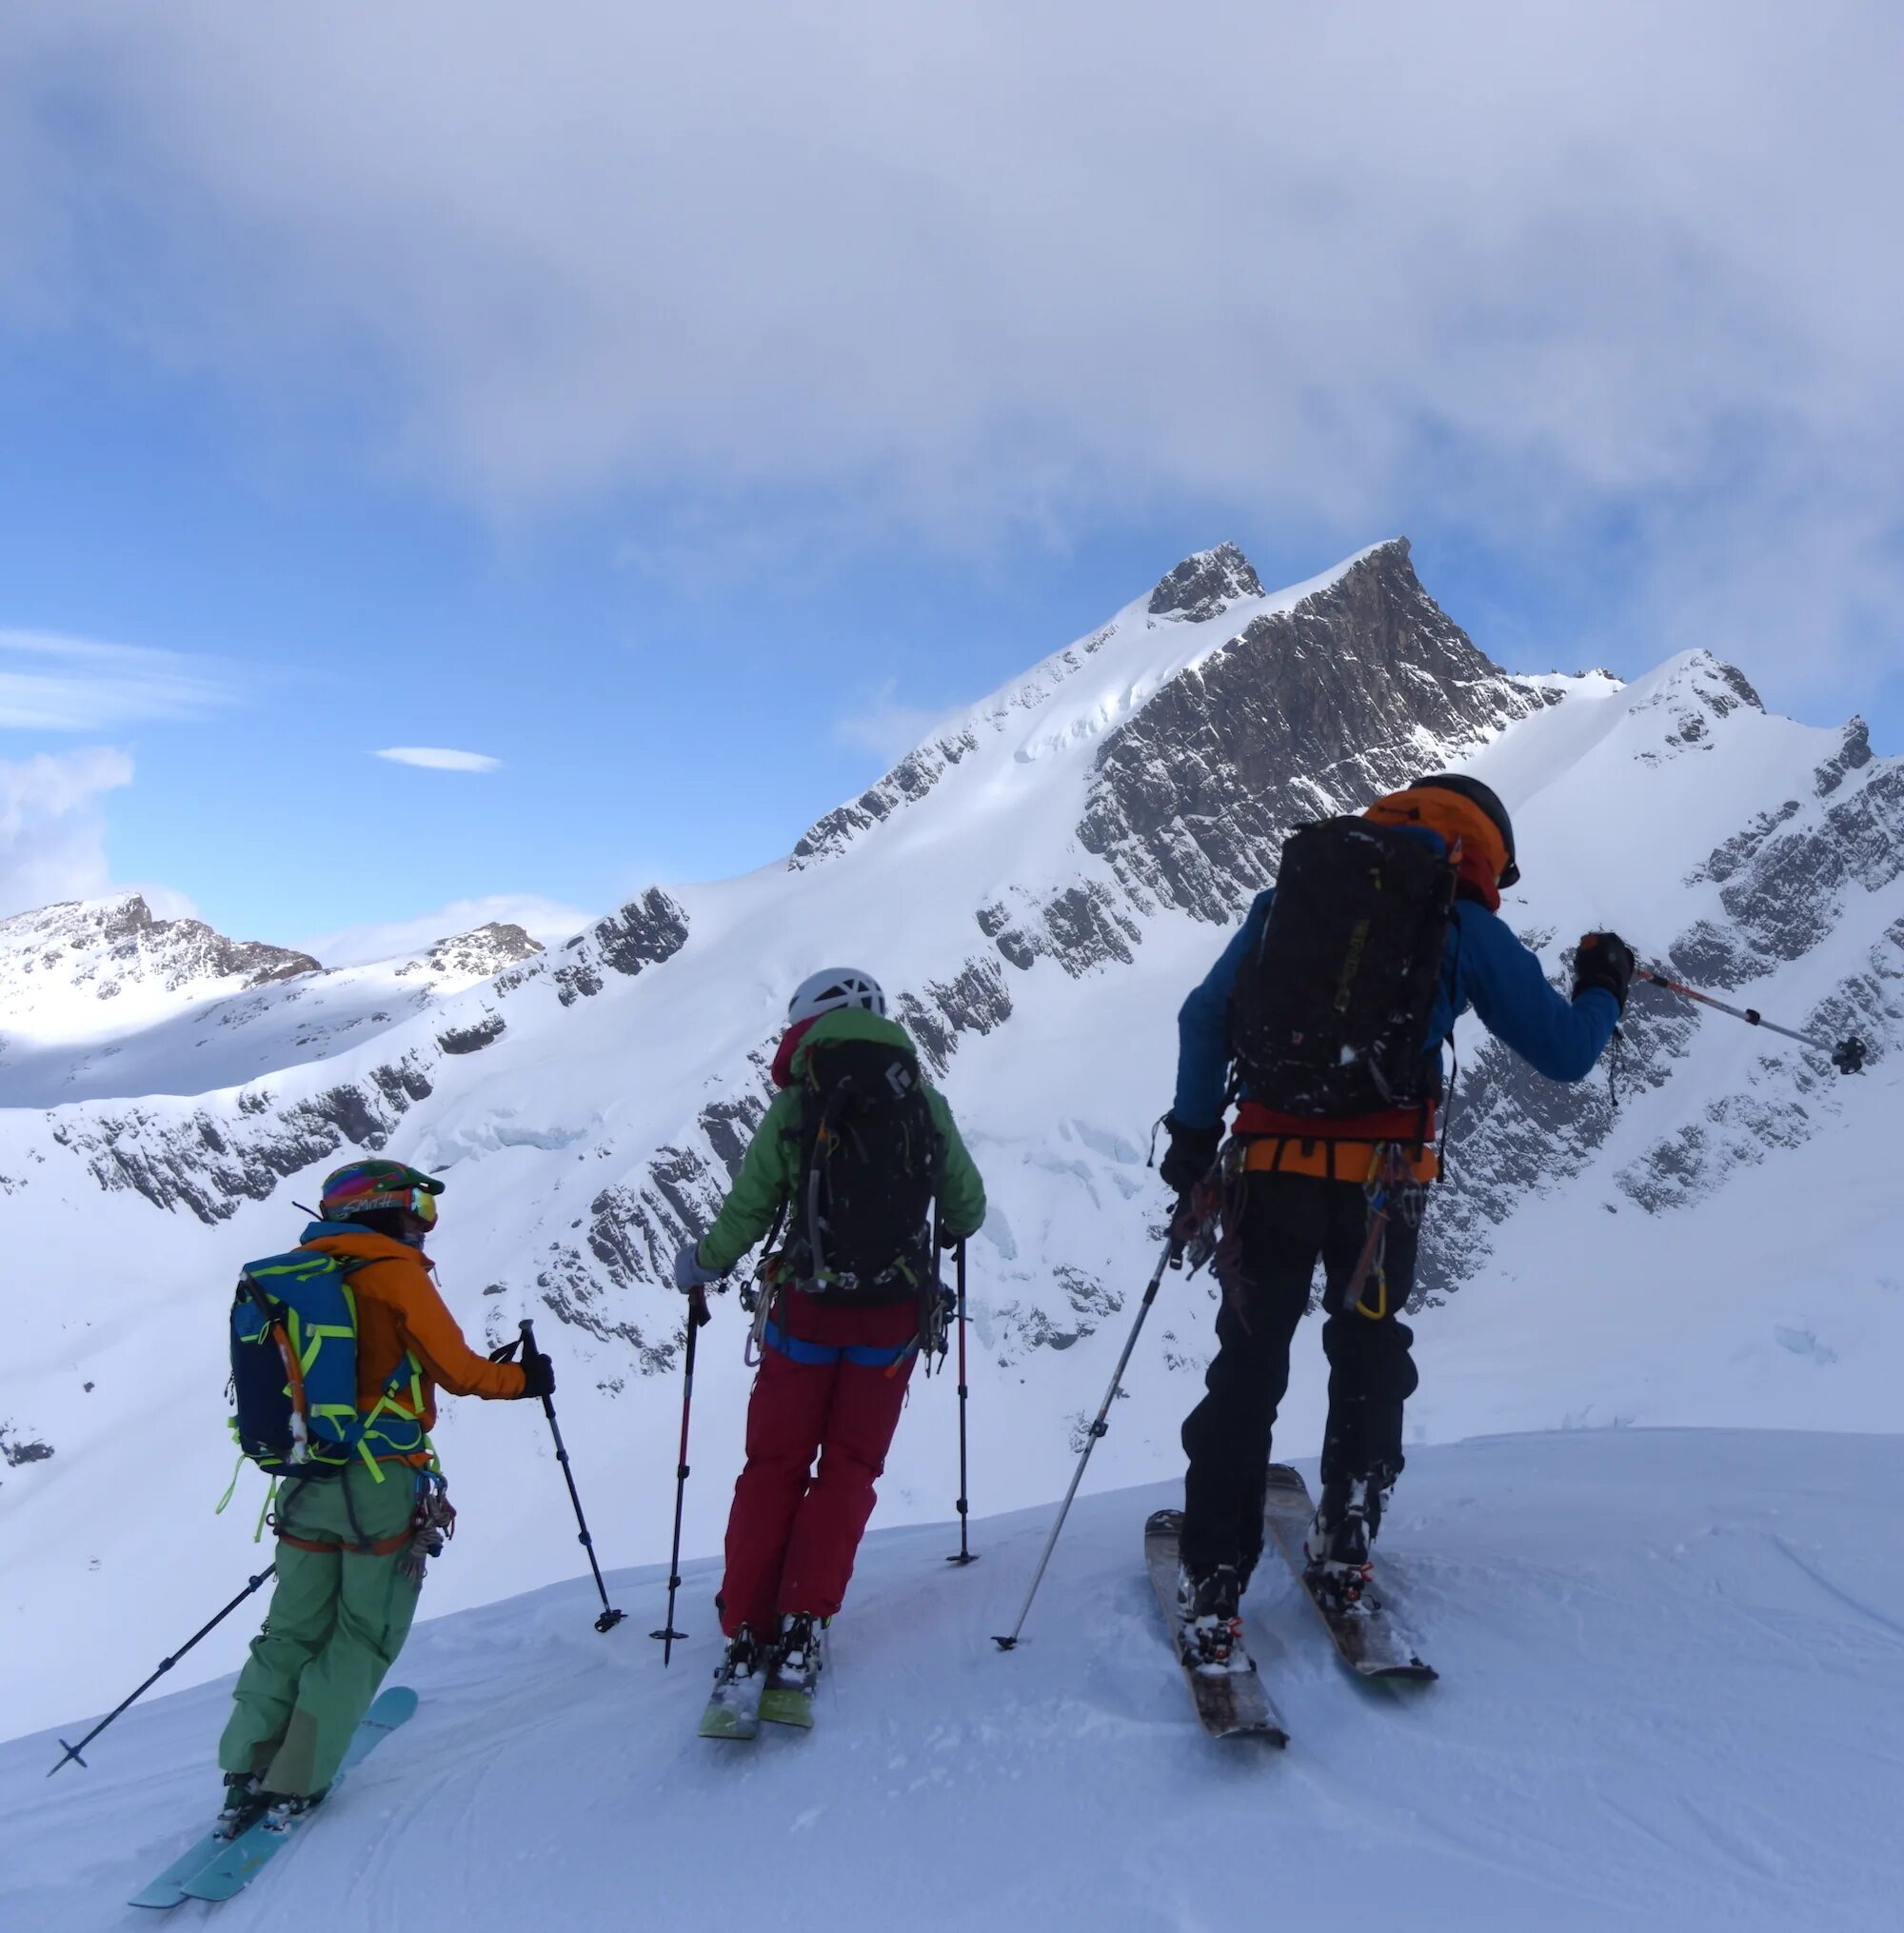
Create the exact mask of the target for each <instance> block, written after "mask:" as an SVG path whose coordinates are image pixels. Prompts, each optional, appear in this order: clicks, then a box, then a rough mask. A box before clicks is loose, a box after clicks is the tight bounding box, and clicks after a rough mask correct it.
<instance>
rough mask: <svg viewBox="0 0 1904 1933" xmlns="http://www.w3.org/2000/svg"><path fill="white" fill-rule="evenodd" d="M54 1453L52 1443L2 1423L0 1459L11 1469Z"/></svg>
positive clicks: (89, 1385) (41, 1461) (44, 1459)
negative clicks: (43, 1441) (44, 1441)
mask: <svg viewBox="0 0 1904 1933" xmlns="http://www.w3.org/2000/svg"><path fill="white" fill-rule="evenodd" d="M91 1386H92V1385H91V1384H88V1385H87V1387H88V1388H91ZM52 1453H53V1446H52V1445H51V1444H50V1443H41V1442H40V1441H39V1439H38V1438H36V1437H30V1436H25V1435H22V1434H21V1433H20V1432H19V1431H18V1430H17V1429H16V1428H15V1426H14V1425H12V1424H10V1423H0V1460H4V1462H5V1463H6V1465H7V1467H8V1468H9V1469H10V1470H17V1469H19V1468H21V1467H22V1466H23V1465H27V1464H43V1463H45V1462H46V1460H47V1459H48V1458H49V1457H50V1456H51V1455H52Z"/></svg>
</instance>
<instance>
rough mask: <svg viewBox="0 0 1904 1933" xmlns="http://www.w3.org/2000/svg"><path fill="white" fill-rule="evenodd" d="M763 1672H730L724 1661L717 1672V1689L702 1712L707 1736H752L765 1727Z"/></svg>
mask: <svg viewBox="0 0 1904 1933" xmlns="http://www.w3.org/2000/svg"><path fill="white" fill-rule="evenodd" d="M761 1691H762V1684H761V1673H760V1670H759V1669H758V1667H757V1668H756V1669H754V1670H752V1671H749V1672H747V1673H746V1674H745V1675H744V1676H734V1675H730V1674H729V1673H728V1671H727V1667H726V1666H725V1665H723V1666H722V1667H721V1669H720V1670H719V1671H717V1672H716V1673H715V1674H714V1690H713V1693H712V1695H711V1696H710V1697H709V1698H708V1700H707V1708H706V1710H704V1712H703V1713H702V1714H701V1736H702V1737H703V1738H704V1739H751V1738H753V1737H755V1736H757V1735H758V1733H759V1731H760V1728H761Z"/></svg>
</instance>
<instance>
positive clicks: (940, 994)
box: [893, 956, 1012, 1075]
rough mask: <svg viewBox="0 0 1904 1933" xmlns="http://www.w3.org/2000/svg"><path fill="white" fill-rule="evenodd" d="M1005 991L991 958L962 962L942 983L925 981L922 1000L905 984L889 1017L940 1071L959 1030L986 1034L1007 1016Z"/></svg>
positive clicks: (948, 1060)
mask: <svg viewBox="0 0 1904 1933" xmlns="http://www.w3.org/2000/svg"><path fill="white" fill-rule="evenodd" d="M1011 1011H1012V1002H1011V994H1010V993H1009V991H1008V990H1007V989H1006V986H1005V976H1004V974H1003V973H1002V971H1001V970H1000V967H999V964H998V962H997V961H996V960H989V959H986V958H983V957H982V956H981V957H980V958H977V959H971V960H967V961H966V962H965V964H964V965H963V966H962V967H960V969H959V971H958V972H957V973H956V974H955V975H954V976H953V977H952V979H951V980H950V981H948V982H944V983H942V982H940V981H936V980H928V981H927V982H926V983H925V997H924V998H923V999H922V998H921V997H920V996H919V995H918V994H916V993H914V992H912V991H911V990H910V989H909V988H908V989H907V990H906V991H904V992H902V993H901V994H900V995H899V997H898V998H897V999H896V1000H895V1001H894V1003H893V1014H894V1018H895V1019H897V1020H898V1022H899V1024H900V1025H901V1026H902V1027H904V1028H905V1030H906V1032H907V1033H909V1034H910V1035H911V1036H912V1038H913V1040H914V1042H915V1043H917V1045H918V1046H919V1050H920V1052H921V1054H922V1056H923V1057H924V1060H925V1064H926V1066H928V1067H930V1068H931V1070H932V1071H933V1073H935V1074H939V1075H943V1074H944V1072H945V1070H946V1068H947V1066H949V1065H950V1063H951V1059H952V1055H953V1053H954V1052H955V1051H956V1050H957V1047H958V1044H959V1036H960V1035H961V1034H962V1033H979V1034H987V1033H990V1032H991V1030H992V1029H993V1028H994V1027H995V1026H1002V1025H1003V1024H1004V1023H1005V1022H1006V1021H1007V1020H1009V1019H1010V1018H1011Z"/></svg>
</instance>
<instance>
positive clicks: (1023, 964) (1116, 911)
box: [978, 880, 1143, 979]
mask: <svg viewBox="0 0 1904 1933" xmlns="http://www.w3.org/2000/svg"><path fill="white" fill-rule="evenodd" d="M1021 897H1022V901H1023V908H1022V910H1021V912H1020V913H1018V914H1017V915H1014V914H1013V912H1012V911H1011V910H1010V909H1009V908H1008V907H1005V906H1004V905H1002V904H998V905H994V906H989V907H981V908H980V910H979V914H978V921H979V930H980V931H981V932H982V933H983V934H984V935H985V937H986V938H987V939H988V940H990V941H991V943H992V944H993V945H994V946H995V947H997V948H998V949H999V951H1000V952H1001V953H1002V954H1003V956H1004V957H1005V958H1006V959H1007V960H1008V961H1010V962H1011V964H1012V965H1013V966H1014V967H1018V968H1019V970H1020V971H1021V972H1022V971H1024V970H1025V969H1027V968H1028V967H1030V966H1031V963H1032V962H1033V961H1034V960H1036V959H1037V958H1038V957H1039V956H1040V955H1041V954H1047V955H1049V956H1050V957H1051V958H1052V959H1054V960H1056V961H1057V962H1058V963H1059V964H1060V965H1061V967H1063V968H1064V970H1065V972H1067V973H1069V974H1070V975H1072V977H1073V978H1074V979H1075V978H1077V977H1079V976H1081V975H1082V974H1084V973H1087V972H1089V971H1090V969H1091V968H1092V967H1101V966H1102V965H1104V964H1105V962H1107V961H1111V960H1117V961H1121V963H1122V964H1123V965H1124V966H1126V967H1128V966H1129V965H1130V963H1131V961H1132V960H1133V959H1135V958H1136V955H1135V953H1134V952H1133V951H1132V948H1133V947H1138V946H1140V945H1141V944H1142V941H1143V928H1142V927H1140V926H1139V925H1138V923H1137V922H1136V921H1135V920H1134V919H1132V918H1131V916H1130V914H1129V913H1128V912H1126V911H1125V910H1124V908H1123V907H1121V905H1120V904H1119V903H1118V899H1117V896H1116V894H1114V893H1113V892H1112V891H1111V890H1110V888H1109V887H1106V886H1105V885H1104V884H1103V883H1102V882H1101V881H1099V880H1089V881H1087V882H1086V883H1085V884H1083V885H1082V886H1074V887H1065V889H1064V890H1063V891H1062V892H1060V893H1056V894H1054V895H1053V896H1052V897H1051V898H1049V899H1047V900H1044V901H1042V902H1040V901H1035V900H1033V899H1032V898H1031V896H1030V895H1029V894H1025V895H1022V896H1021Z"/></svg>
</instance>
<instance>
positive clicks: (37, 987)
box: [0, 892, 322, 1037]
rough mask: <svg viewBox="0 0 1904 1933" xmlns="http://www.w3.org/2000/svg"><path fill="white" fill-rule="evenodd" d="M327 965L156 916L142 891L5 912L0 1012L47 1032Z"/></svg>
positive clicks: (78, 1030) (85, 1028)
mask: <svg viewBox="0 0 1904 1933" xmlns="http://www.w3.org/2000/svg"><path fill="white" fill-rule="evenodd" d="M321 970H322V969H321V968H320V967H319V966H318V963H317V962H316V961H315V960H313V959H312V958H311V957H310V955H309V954H308V953H298V952H293V951H292V950H290V949H289V948H288V947H269V946H266V945H263V944H262V943H260V942H257V941H238V940H228V939H227V938H226V937H225V935H224V934H223V933H219V932H216V931H214V930H213V929H212V928H211V927H208V926H207V925H206V924H205V923H204V921H202V920H161V919H156V918H154V917H153V914H152V909H151V908H150V907H149V906H148V905H147V904H146V901H145V899H144V897H143V896H142V895H141V894H139V893H136V892H127V893H118V894H115V895H114V896H113V897H111V898H110V899H103V900H67V901H62V902H61V903H60V904H58V905H57V906H50V907H40V908H39V909H38V910H37V911H35V912H27V913H15V914H14V915H13V916H12V917H11V918H10V919H6V920H0V1015H4V1017H5V1020H6V1024H7V1026H8V1028H9V1029H10V1030H11V1031H15V1032H25V1033H28V1034H31V1035H35V1036H41V1037H45V1036H48V1035H63V1036H66V1037H75V1036H84V1035H87V1034H92V1033H99V1032H104V1031H111V1030H117V1029H120V1028H123V1027H125V1026H136V1025H139V1024H141V1023H143V1022H146V1021H149V1020H151V1019H153V1018H155V1017H156V1016H157V1015H158V1014H159V1013H160V1012H162V1011H166V1010H170V1009H172V1008H175V1007H177V1006H181V1005H184V1004H188V1003H190V1002H195V1001H199V1000H205V999H208V998H211V997H213V996H215V995H219V994H230V993H243V992H249V991H251V990H252V989H254V988H257V987H260V986H270V985H272V984H274V983H276V982H278V981H284V980H294V979H296V978H298V977H299V976H300V975H303V974H306V973H316V972H319V971H321Z"/></svg>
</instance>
